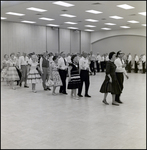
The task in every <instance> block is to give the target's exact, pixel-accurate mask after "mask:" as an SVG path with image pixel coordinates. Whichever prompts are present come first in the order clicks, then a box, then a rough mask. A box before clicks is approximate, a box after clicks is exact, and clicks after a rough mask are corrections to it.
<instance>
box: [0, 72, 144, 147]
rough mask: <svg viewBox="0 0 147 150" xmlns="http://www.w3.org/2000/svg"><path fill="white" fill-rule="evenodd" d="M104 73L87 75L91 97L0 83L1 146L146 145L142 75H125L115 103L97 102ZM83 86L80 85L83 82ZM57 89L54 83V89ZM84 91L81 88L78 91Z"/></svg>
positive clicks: (100, 97)
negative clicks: (119, 98) (10, 86)
mask: <svg viewBox="0 0 147 150" xmlns="http://www.w3.org/2000/svg"><path fill="white" fill-rule="evenodd" d="M103 80H104V73H97V74H96V76H90V81H91V85H90V89H89V94H90V95H91V96H92V97H91V98H86V97H83V98H80V100H75V99H72V98H71V97H70V91H69V90H67V92H68V95H57V96H53V95H52V94H51V91H43V88H42V86H41V84H38V85H37V91H38V92H37V93H32V92H31V85H30V88H28V89H26V88H24V87H23V86H22V87H21V88H20V87H17V89H16V90H12V89H10V88H9V87H8V86H6V85H5V83H1V148H2V149H145V148H146V74H141V73H138V74H135V73H130V74H129V79H128V80H127V79H126V78H125V81H124V90H123V94H122V96H121V100H122V101H123V102H124V103H123V104H121V105H120V106H114V105H112V104H111V103H112V100H111V94H109V95H108V98H107V101H108V102H109V105H105V104H103V103H102V99H103V94H102V93H100V92H99V89H100V86H101V84H102V82H103ZM83 88H84V87H83ZM58 90H59V89H58V88H57V91H58ZM82 94H84V91H83V93H82Z"/></svg>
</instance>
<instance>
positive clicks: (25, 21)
mask: <svg viewBox="0 0 147 150" xmlns="http://www.w3.org/2000/svg"><path fill="white" fill-rule="evenodd" d="M21 22H24V23H36V22H33V21H27V20H24V21H21Z"/></svg>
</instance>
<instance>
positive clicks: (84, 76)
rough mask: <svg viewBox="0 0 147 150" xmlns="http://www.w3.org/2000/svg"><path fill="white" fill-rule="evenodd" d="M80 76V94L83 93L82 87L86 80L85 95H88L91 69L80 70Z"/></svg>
mask: <svg viewBox="0 0 147 150" xmlns="http://www.w3.org/2000/svg"><path fill="white" fill-rule="evenodd" d="M80 78H81V84H80V86H79V88H78V95H81V93H82V88H83V83H84V82H85V95H88V89H89V85H90V80H89V71H88V70H81V71H80Z"/></svg>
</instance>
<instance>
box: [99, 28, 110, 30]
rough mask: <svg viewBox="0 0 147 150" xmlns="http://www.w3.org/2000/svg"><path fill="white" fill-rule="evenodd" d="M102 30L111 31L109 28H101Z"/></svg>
mask: <svg viewBox="0 0 147 150" xmlns="http://www.w3.org/2000/svg"><path fill="white" fill-rule="evenodd" d="M101 29H102V30H111V28H101Z"/></svg>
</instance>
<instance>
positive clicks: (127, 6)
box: [117, 4, 134, 9]
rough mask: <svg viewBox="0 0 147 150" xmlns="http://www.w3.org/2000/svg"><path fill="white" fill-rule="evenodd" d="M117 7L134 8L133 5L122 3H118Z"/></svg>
mask: <svg viewBox="0 0 147 150" xmlns="http://www.w3.org/2000/svg"><path fill="white" fill-rule="evenodd" d="M117 7H120V8H123V9H133V8H134V7H133V6H130V5H127V4H122V5H117Z"/></svg>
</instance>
